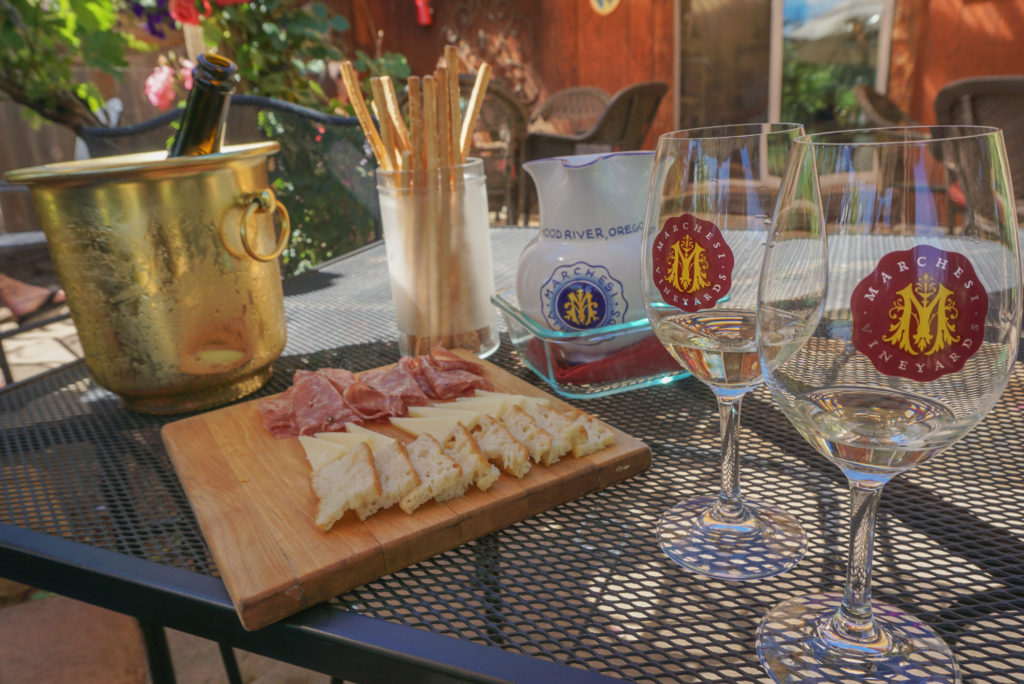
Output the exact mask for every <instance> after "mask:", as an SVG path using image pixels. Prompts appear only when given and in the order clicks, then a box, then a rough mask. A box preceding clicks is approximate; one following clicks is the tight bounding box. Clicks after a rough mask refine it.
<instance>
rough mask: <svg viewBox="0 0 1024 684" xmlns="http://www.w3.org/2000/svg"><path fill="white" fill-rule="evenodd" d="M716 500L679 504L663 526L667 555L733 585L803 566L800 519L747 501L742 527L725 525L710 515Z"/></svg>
mask: <svg viewBox="0 0 1024 684" xmlns="http://www.w3.org/2000/svg"><path fill="white" fill-rule="evenodd" d="M716 501H717V498H716V497H711V496H703V497H698V498H696V499H691V500H690V501H684V502H682V503H680V504H676V505H675V506H673V507H672V508H671V509H669V510H668V511H666V512H665V513H664V514H663V515H662V516H661V520H660V521H659V522H658V541H659V543H660V544H661V548H662V549H663V550H664V551H665V553H666V555H668V557H669V558H671V559H672V560H673V561H675V562H676V563H678V564H679V565H681V566H683V567H684V568H686V569H687V570H692V571H693V572H698V573H700V574H702V575H708V576H709V577H716V578H718V579H727V580H749V579H759V578H762V577H771V576H772V575H778V574H779V573H782V572H785V571H786V570H789V569H790V568H792V567H793V566H794V565H796V564H797V563H799V562H800V559H801V558H803V555H804V551H805V549H806V548H807V536H806V535H805V534H804V530H803V528H802V527H800V523H798V522H797V520H796V518H794V517H793V516H791V515H790V514H789V513H786V512H785V511H784V510H782V509H781V508H779V507H777V506H772V505H771V504H766V503H762V502H757V501H746V500H744V502H743V505H744V507H745V508H746V511H747V514H748V515H747V516H746V517H745V518H744V520H743V521H742V522H740V523H729V524H726V523H719V522H716V521H715V520H714V519H713V518H711V517H710V516H709V515H708V514H709V512H710V510H711V508H712V506H714V505H715V503H716Z"/></svg>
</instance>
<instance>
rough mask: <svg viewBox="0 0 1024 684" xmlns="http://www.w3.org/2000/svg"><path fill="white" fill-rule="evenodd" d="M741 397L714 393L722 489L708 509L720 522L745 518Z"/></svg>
mask: <svg viewBox="0 0 1024 684" xmlns="http://www.w3.org/2000/svg"><path fill="white" fill-rule="evenodd" d="M742 403H743V397H742V396H739V397H718V414H719V417H720V419H721V428H722V473H721V476H722V489H721V491H720V492H719V494H718V501H716V502H715V506H714V508H713V509H712V511H711V514H712V516H713V517H714V518H716V519H718V520H719V521H722V522H736V523H738V522H742V521H744V520H745V519H746V518H747V512H746V510H745V508H744V506H743V498H742V496H741V495H740V449H739V447H740V442H739V433H740V407H741V406H742Z"/></svg>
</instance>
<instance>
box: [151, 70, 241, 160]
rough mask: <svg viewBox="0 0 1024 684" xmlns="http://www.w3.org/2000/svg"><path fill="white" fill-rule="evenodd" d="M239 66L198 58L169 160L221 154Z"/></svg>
mask: <svg viewBox="0 0 1024 684" xmlns="http://www.w3.org/2000/svg"><path fill="white" fill-rule="evenodd" d="M237 71H238V67H237V66H236V65H235V63H234V62H232V61H231V60H230V59H228V58H227V57H222V56H221V55H217V54H213V53H207V54H202V55H199V57H198V58H197V60H196V66H195V68H194V69H192V90H191V91H190V92H189V94H188V100H187V101H186V102H185V112H184V113H183V114H182V115H181V123H180V128H179V129H178V134H177V135H176V136H174V142H173V143H172V144H171V151H170V153H168V156H169V157H191V156H196V155H201V154H213V153H215V152H219V151H220V146H221V143H223V142H224V121H225V119H226V118H227V114H228V103H229V100H230V96H231V91H233V90H234V89H235V72H237Z"/></svg>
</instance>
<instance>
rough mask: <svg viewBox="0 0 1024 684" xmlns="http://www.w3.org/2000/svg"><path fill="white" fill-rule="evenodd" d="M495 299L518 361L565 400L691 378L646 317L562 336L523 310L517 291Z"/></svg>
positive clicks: (499, 293)
mask: <svg viewBox="0 0 1024 684" xmlns="http://www.w3.org/2000/svg"><path fill="white" fill-rule="evenodd" d="M491 301H492V302H494V305H495V306H497V307H498V309H499V310H500V311H501V313H502V314H503V315H504V318H505V323H506V325H507V326H508V332H509V337H510V338H511V339H512V344H513V346H514V347H515V349H516V352H517V353H518V354H519V359H520V360H521V361H522V362H523V364H524V365H525V366H526V367H527V368H529V369H530V370H531V371H533V372H534V373H536V374H537V375H538V376H539V377H540V378H541V379H542V380H544V382H546V383H547V384H548V385H549V386H550V387H551V389H553V390H554V391H555V392H556V393H558V394H560V395H561V396H563V397H568V398H570V399H593V398H595V397H604V396H607V395H609V394H617V393H619V392H625V391H628V390H634V389H640V388H641V387H650V386H651V385H665V384H668V383H670V382H673V381H675V380H678V379H679V378H685V377H687V376H689V375H690V374H689V373H688V372H685V371H683V370H681V369H680V367H679V364H678V363H677V362H676V361H675V360H674V359H673V358H672V357H671V356H669V355H668V352H666V351H665V348H664V347H663V346H662V345H661V343H660V342H658V340H657V338H656V337H654V333H653V332H652V331H651V327H650V325H649V324H648V322H647V319H646V318H642V319H640V320H636V321H630V322H628V323H620V324H618V325H609V326H604V327H601V328H592V329H590V330H583V331H580V332H562V331H558V330H552V329H550V328H548V327H547V326H546V325H544V324H542V323H539V322H537V321H536V320H535V319H534V318H532V317H530V316H528V315H526V314H525V313H523V312H522V311H520V310H519V307H518V300H517V299H516V294H515V290H514V289H512V288H505V289H502V290H499V291H498V292H497V293H495V294H494V295H493V296H492V297H491ZM602 350H608V351H607V353H602ZM584 352H589V353H586V358H587V361H584V362H581V363H571V362H570V361H569V359H570V358H578V357H580V356H581V353H584Z"/></svg>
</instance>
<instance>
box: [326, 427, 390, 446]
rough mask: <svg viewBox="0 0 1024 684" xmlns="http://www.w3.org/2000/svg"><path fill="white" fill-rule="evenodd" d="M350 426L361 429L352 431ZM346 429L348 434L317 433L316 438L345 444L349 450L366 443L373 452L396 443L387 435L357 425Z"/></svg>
mask: <svg viewBox="0 0 1024 684" xmlns="http://www.w3.org/2000/svg"><path fill="white" fill-rule="evenodd" d="M350 426H354V427H357V428H359V429H358V430H352V429H351V427H350ZM345 429H346V430H348V432H318V433H316V438H317V439H322V440H325V441H328V442H334V443H335V444H345V445H347V446H348V447H349V448H351V447H354V446H355V445H357V444H362V443H363V442H366V443H367V444H369V445H370V450H371V451H378V450H380V449H383V448H384V447H386V446H389V445H391V444H394V443H395V440H393V439H392V438H391V437H388V436H387V435H382V434H381V433H379V432H374V431H373V430H368V429H366V428H364V427H362V426H360V425H355V424H354V423H349V424H348V425H346V426H345Z"/></svg>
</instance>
